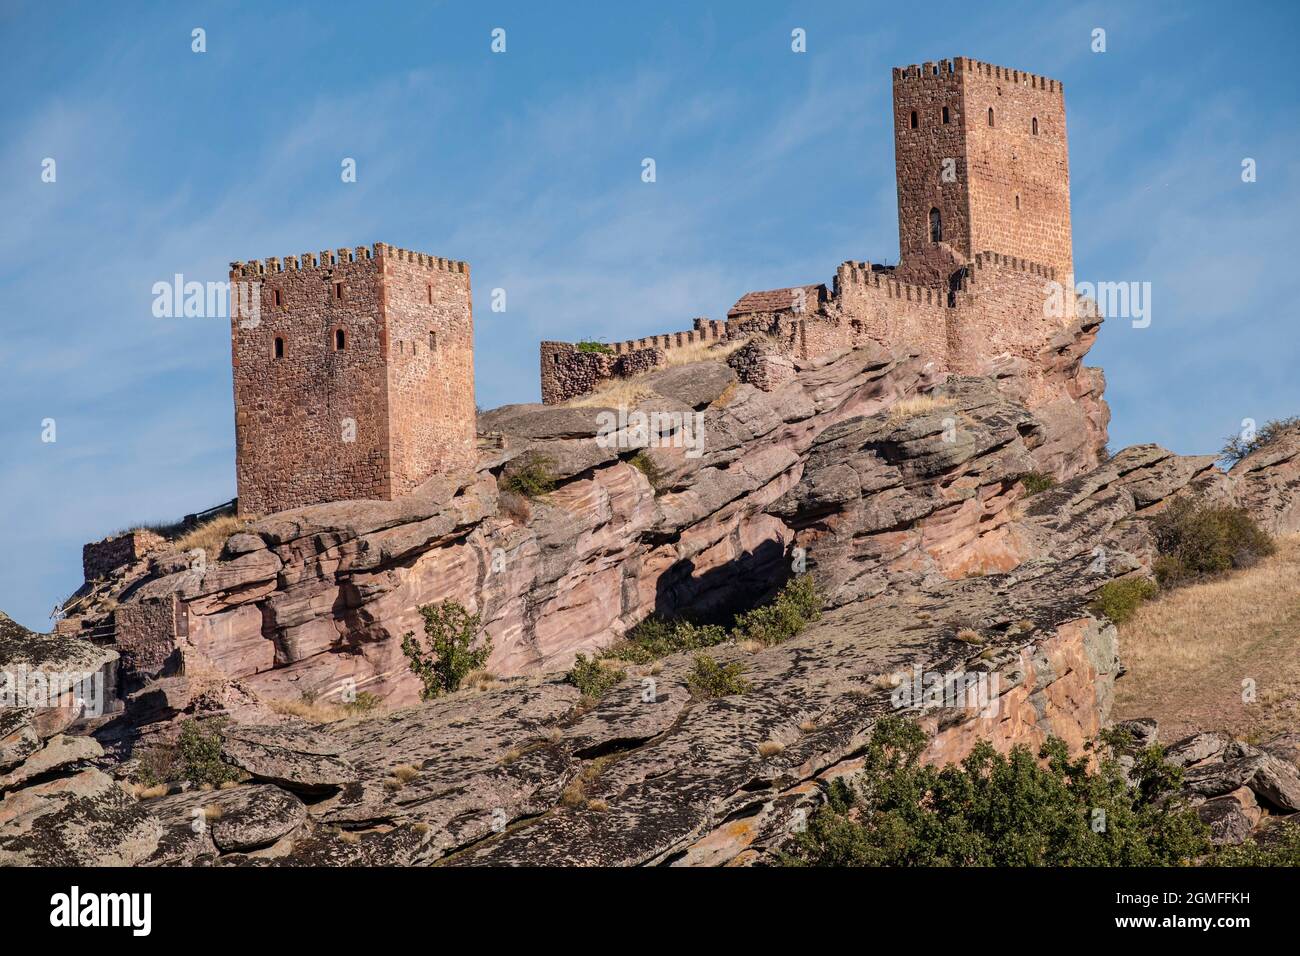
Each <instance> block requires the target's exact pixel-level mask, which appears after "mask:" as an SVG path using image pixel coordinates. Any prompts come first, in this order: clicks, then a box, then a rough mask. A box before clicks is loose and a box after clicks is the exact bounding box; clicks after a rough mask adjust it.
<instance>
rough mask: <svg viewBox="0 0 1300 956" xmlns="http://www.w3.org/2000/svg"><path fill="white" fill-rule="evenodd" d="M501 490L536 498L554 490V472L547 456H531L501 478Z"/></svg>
mask: <svg viewBox="0 0 1300 956" xmlns="http://www.w3.org/2000/svg"><path fill="white" fill-rule="evenodd" d="M501 490H502V491H513V492H514V493H515V494H519V495H523V496H524V497H526V498H538V497H541V496H542V495H545V494H549V493H550V492H552V491H554V490H555V474H554V473H553V472H552V471H551V460H550V459H549V458H542V457H537V458H533V459H531V460H530V461H528V462H526V463H525V464H523V465H521V466H519V467H518V468H516V469H515V470H514V471H511V472H510V473H509V474H507V475H505V476H504V477H503V478H502V479H501Z"/></svg>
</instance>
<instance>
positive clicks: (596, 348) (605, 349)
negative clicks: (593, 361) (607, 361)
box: [573, 339, 614, 355]
mask: <svg viewBox="0 0 1300 956" xmlns="http://www.w3.org/2000/svg"><path fill="white" fill-rule="evenodd" d="M573 347H574V348H575V349H577V350H578V351H579V352H596V353H597V354H599V355H613V354H614V350H613V349H612V348H610V347H609V346H608V345H606V344H605V343H604V342H596V341H594V340H592V339H583V340H582V341H581V342H575V343H574V345H573Z"/></svg>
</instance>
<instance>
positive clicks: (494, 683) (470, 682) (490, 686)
mask: <svg viewBox="0 0 1300 956" xmlns="http://www.w3.org/2000/svg"><path fill="white" fill-rule="evenodd" d="M504 686H505V684H503V683H501V681H500V680H498V679H497V675H496V674H493V673H492V672H491V671H471V672H470V673H468V674H466V675H465V679H464V680H463V681H461V684H460V689H461V690H476V691H489V690H497V689H498V688H501V687H504Z"/></svg>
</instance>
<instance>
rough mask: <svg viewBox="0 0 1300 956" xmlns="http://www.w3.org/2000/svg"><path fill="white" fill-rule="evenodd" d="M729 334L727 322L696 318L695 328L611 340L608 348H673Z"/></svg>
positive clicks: (619, 350)
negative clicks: (621, 340)
mask: <svg viewBox="0 0 1300 956" xmlns="http://www.w3.org/2000/svg"><path fill="white" fill-rule="evenodd" d="M726 335H727V323H725V322H719V321H717V320H716V319H706V318H698V319H695V328H693V329H689V330H687V331H685V332H665V333H664V334H663V335H650V336H646V337H645V338H641V339H628V340H627V341H625V342H611V343H609V344H608V345H607V346H606V348H610V349H613V350H614V354H615V355H622V354H624V353H625V352H636V351H640V350H641V349H671V348H680V347H682V346H687V345H699V344H701V343H704V342H717V341H719V340H721V339H723V338H725V337H726Z"/></svg>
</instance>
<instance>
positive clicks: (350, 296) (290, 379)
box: [230, 247, 392, 514]
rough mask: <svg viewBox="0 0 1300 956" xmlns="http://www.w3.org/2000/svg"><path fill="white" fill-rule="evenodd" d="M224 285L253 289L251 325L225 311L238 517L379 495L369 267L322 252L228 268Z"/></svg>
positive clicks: (378, 333)
mask: <svg viewBox="0 0 1300 956" xmlns="http://www.w3.org/2000/svg"><path fill="white" fill-rule="evenodd" d="M230 280H231V285H232V288H233V287H234V285H235V283H237V282H245V283H258V284H260V285H261V293H260V315H259V316H257V317H256V318H252V317H248V316H244V315H242V313H238V314H237V310H236V309H234V308H232V309H231V314H232V319H231V353H232V362H233V365H234V384H235V444H236V451H235V455H236V458H235V462H236V472H237V476H238V480H239V512H240V514H269V513H271V512H275V511H283V510H285V509H288V508H295V507H298V506H300V505H305V504H312V503H315V502H320V501H339V500H346V499H350V498H387V497H390V496H391V494H392V484H391V481H390V477H389V460H388V401H387V396H386V394H385V393H386V370H385V362H384V343H383V321H382V317H381V311H380V283H379V264H378V262H377V260H376V259H375V258H374V257H373V256H372V255H371V254H370V251H369V250H368V249H366V248H364V247H360V248H358V249H357V250H356V251H355V254H354V253H353V252H352V251H351V250H347V249H340V250H338V252H337V254H335V253H333V252H330V251H329V250H326V251H324V252H322V253H321V254H320V256H319V258H318V257H317V256H316V255H315V254H313V253H307V254H305V255H303V256H302V257H301V258H299V257H297V256H290V257H288V258H286V259H285V260H284V261H283V262H281V261H280V260H279V259H275V258H271V259H267V260H266V261H265V262H251V263H247V264H244V263H235V264H234V265H233V266H232V270H231V274H230ZM233 298H234V296H233V294H232V301H233ZM339 330H341V331H342V332H343V334H344V342H343V345H344V347H343V348H342V349H339V348H337V347H336V344H337V343H336V340H335V334H336V332H338V331H339ZM277 340H279V341H280V342H281V343H282V350H281V352H280V353H279V357H277V354H278V353H277V346H276V341H277Z"/></svg>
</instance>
